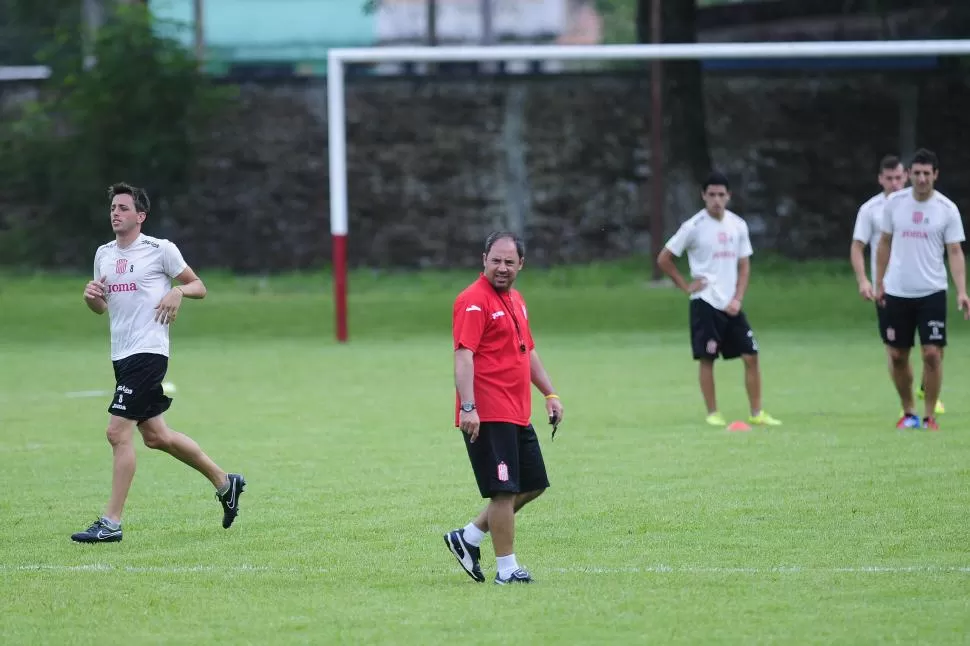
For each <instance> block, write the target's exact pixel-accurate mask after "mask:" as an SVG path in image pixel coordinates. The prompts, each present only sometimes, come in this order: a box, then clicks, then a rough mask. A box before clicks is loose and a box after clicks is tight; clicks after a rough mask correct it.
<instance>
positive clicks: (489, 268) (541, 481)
mask: <svg viewBox="0 0 970 646" xmlns="http://www.w3.org/2000/svg"><path fill="white" fill-rule="evenodd" d="M524 260H525V247H524V245H523V243H522V241H521V240H520V239H519V238H518V237H517V236H516V235H514V234H512V233H505V232H498V233H493V234H491V235H490V236H489V237H488V239H487V240H486V241H485V253H484V254H482V261H483V263H484V266H485V267H484V272H483V273H482V274H481V276H479V278H478V280H476V281H475V282H474V283H472V284H471V285H469V286H468V287H467V288H466V289H465V290H464V291H463V292H461V294H459V295H458V297H457V298H456V299H455V302H454V308H453V312H452V334H453V337H454V350H455V388H456V402H455V404H456V412H455V426H457V427H458V428H460V429H461V431H462V437H463V438H464V441H465V447H466V450H467V452H468V458H469V460H470V461H471V465H472V470H473V471H474V473H475V480H476V482H477V483H478V489H479V492H480V493H481V495H482V498H488V499H489V503H488V505H487V506H486V507H485V509H484V510H483V511H482V512H481V513H480V514H479V515H478V516H477V517H476V518H475V519H474V520H472V521H471V522H470V523H468V524H467V525H466V526H465V527H464V528H462V529H456V530H453V531H451V532H449V533H447V534H445V536H444V539H445V545H447V546H448V549H449V551H451V553H452V554H453V555H454V557H455V558H456V559H458V562H459V563H460V564H461V566H462V568H464V570H465V572H467V573H468V575H469V576H470V577H472V579H474V580H475V581H478V582H479V583H484V582H485V575H484V574H482V569H481V565H480V556H481V549H480V545H481V543H482V539H483V538H484V537H485V534H486V533H489V532H491V534H492V546H493V547H494V548H495V557H496V566H497V570H498V572H497V573H496V575H495V583H497V584H502V585H504V584H509V583H531V582H532V577H531V576H530V575H529V573H528V571H526V570H525V568H523V567H521V566H519V564H518V561H517V560H516V557H515V551H514V549H513V544H514V539H515V514H516V512H518V511H519V510H520V509H522V507H523V506H525V505H526V504H527V503H529V502H531V501H533V500H535V499H536V498H538V497H539V496H540V495H541V494H542V492H543V491H544V490H545V489H546V488H547V487H548V486H549V479H548V477H547V475H546V466H545V463H544V462H543V459H542V451H541V450H540V448H539V438H538V437H537V436H536V432H535V429H534V428H533V426H532V424H531V423H530V422H529V418H530V417H531V411H532V391H531V386H530V384H534V385H535V386H536V387H537V388H538V389H539V391H540V392H542V394H543V395H544V396H545V399H546V413H547V414H548V415H549V422H550V423H551V424H552V425H553V434H555V428H556V427H557V426H558V424H559V422H561V421H562V415H563V408H562V404H561V402H560V401H559V397H558V395H556V391H555V389H554V388H553V386H552V381H551V380H550V379H549V375H548V374H547V373H546V370H545V368H544V367H543V366H542V361H540V359H539V354H538V352H536V349H535V342H534V341H533V339H532V332H531V330H530V329H529V316H528V312H527V310H526V307H525V300H524V299H523V298H522V295H521V294H519V292H518V291H517V290H515V289H513V288H512V285H513V283H514V282H515V277H516V275H517V274H518V273H519V271H520V270H521V269H522V265H523V263H524Z"/></svg>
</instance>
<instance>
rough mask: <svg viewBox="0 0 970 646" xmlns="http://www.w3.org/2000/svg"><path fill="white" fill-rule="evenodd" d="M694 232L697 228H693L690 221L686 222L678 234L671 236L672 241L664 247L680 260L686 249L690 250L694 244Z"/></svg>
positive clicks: (668, 241) (678, 230)
mask: <svg viewBox="0 0 970 646" xmlns="http://www.w3.org/2000/svg"><path fill="white" fill-rule="evenodd" d="M694 230H695V227H693V226H691V222H690V221H688V222H684V223H683V224H682V225H680V228H679V229H677V233H675V234H674V235H672V236H670V240H667V244H666V245H664V246H665V247H666V248H667V249H669V250H670V253H672V254H674V255H675V256H677V257H678V258H679V257H680V256H681V254H683V253H684V250H685V249H689V248H690V247H691V245H692V244H694Z"/></svg>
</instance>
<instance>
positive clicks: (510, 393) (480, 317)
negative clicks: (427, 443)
mask: <svg viewBox="0 0 970 646" xmlns="http://www.w3.org/2000/svg"><path fill="white" fill-rule="evenodd" d="M451 321H452V324H451V329H452V336H453V337H454V342H455V350H458V349H459V348H465V349H468V350H471V351H472V353H473V355H474V361H475V407H476V408H477V409H478V417H479V419H481V421H483V422H509V423H512V424H517V425H519V426H527V425H528V424H529V418H530V417H531V416H532V386H531V384H532V377H531V371H530V359H529V354H530V352H531V351H532V349H533V348H535V347H536V346H535V342H534V341H533V340H532V332H531V331H530V330H529V315H528V312H527V311H526V309H525V301H524V300H523V298H522V295H521V294H519V292H518V291H516V290H515V289H511V290H509V291H508V292H503V293H501V294H500V293H499V292H497V291H496V290H495V288H494V287H492V284H491V283H490V282H488V279H487V278H485V276H484V275H481V276H480V277H479V279H478V280H476V281H475V282H474V283H472V284H471V285H469V286H468V287H467V288H465V290H464V291H463V292H462V293H461V294H459V295H458V298H456V299H455V306H454V311H453V312H452V319H451ZM522 346H524V347H525V350H524V351H523V350H522ZM460 412H461V402H460V396H459V395H458V394H457V391H456V394H455V425H456V426H457V425H458V416H459V414H460Z"/></svg>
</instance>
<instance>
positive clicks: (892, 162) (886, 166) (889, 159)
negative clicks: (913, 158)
mask: <svg viewBox="0 0 970 646" xmlns="http://www.w3.org/2000/svg"><path fill="white" fill-rule="evenodd" d="M902 163H903V162H902V161H901V160H900V159H899V157H897V156H896V155H886V156H885V157H883V158H882V159H880V160H879V172H882V171H884V170H896V168H897V167H898V166H899V165H900V164H902Z"/></svg>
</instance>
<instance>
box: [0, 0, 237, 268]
mask: <svg viewBox="0 0 970 646" xmlns="http://www.w3.org/2000/svg"><path fill="white" fill-rule="evenodd" d="M92 53H93V55H94V59H95V60H96V64H94V65H92V66H87V68H86V66H85V65H84V60H83V57H82V55H81V47H80V32H79V30H78V29H77V25H76V23H75V24H73V25H63V24H62V25H61V26H59V27H57V28H55V29H54V31H53V37H52V38H51V39H50V40H49V43H48V46H47V47H46V48H45V51H44V52H43V55H42V62H43V63H44V64H46V65H48V66H49V67H50V68H51V70H52V77H51V79H50V81H49V82H48V83H47V84H46V85H45V86H44V87H43V89H42V95H41V97H40V98H39V99H37V100H36V101H33V102H29V103H27V104H25V105H24V106H22V110H21V111H19V113H18V115H17V118H13V119H4V120H3V125H0V176H3V177H4V182H3V185H2V186H0V206H2V205H3V204H4V203H8V204H10V203H14V204H31V205H35V206H34V207H33V208H32V209H23V208H22V209H21V210H20V211H11V210H7V209H4V212H3V213H2V214H0V259H2V260H0V262H3V263H4V264H8V265H10V264H19V263H24V262H30V264H34V265H37V264H41V265H44V264H49V263H54V262H57V263H59V264H70V265H75V266H84V264H85V263H87V262H89V260H90V258H89V256H90V255H91V253H92V247H91V245H92V244H93V243H95V242H97V241H99V240H102V239H103V238H104V237H105V231H106V227H107V210H106V209H107V207H106V201H105V192H104V191H105V188H106V187H107V186H108V185H109V184H110V183H112V182H116V181H122V180H123V181H129V182H131V183H134V184H137V185H141V186H145V187H146V188H148V190H149V193H150V195H151V196H152V198H153V202H154V203H155V204H158V203H159V198H164V197H165V196H166V195H171V194H173V193H175V192H177V191H179V190H180V189H181V188H182V187H184V186H185V185H186V183H187V182H188V179H189V178H188V170H189V168H190V162H191V159H192V156H193V155H192V153H193V148H194V147H195V146H196V145H197V144H198V142H199V138H200V137H199V135H200V134H201V132H202V131H203V130H204V128H205V126H206V125H207V124H208V123H210V122H211V120H212V119H213V118H214V117H215V116H216V115H217V114H218V113H219V111H220V109H221V107H222V106H223V105H224V103H225V101H226V99H227V96H226V95H225V91H224V90H221V89H219V88H214V87H212V86H211V85H210V84H209V83H208V81H207V80H206V79H205V78H204V77H203V75H202V74H201V73H200V71H199V69H198V65H197V62H196V60H195V59H194V58H193V56H192V54H191V53H190V52H188V51H186V50H185V49H184V48H183V47H182V46H181V45H180V44H179V43H178V42H176V41H175V40H172V39H169V38H164V37H161V36H159V35H157V33H156V32H155V30H154V25H153V19H152V17H151V15H150V14H149V12H148V11H147V9H146V8H145V7H144V6H143V5H119V6H116V7H114V8H112V9H111V10H110V12H109V14H108V16H107V20H106V24H105V25H104V26H103V27H102V28H101V29H100V30H99V31H98V34H97V38H96V40H95V42H94V43H93V49H92ZM51 231H55V232H56V233H57V236H56V237H55V238H56V239H55V240H54V241H51V240H50V238H51V236H49V235H44V232H51ZM42 235H43V237H42Z"/></svg>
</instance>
